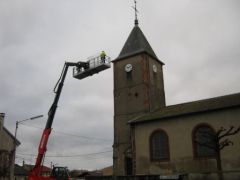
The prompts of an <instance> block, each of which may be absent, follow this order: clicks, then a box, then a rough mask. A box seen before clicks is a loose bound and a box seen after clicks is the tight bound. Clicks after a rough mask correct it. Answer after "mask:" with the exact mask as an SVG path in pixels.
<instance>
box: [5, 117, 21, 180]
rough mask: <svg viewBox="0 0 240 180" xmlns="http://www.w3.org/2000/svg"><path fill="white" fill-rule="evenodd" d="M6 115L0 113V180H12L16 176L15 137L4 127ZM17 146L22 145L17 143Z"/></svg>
mask: <svg viewBox="0 0 240 180" xmlns="http://www.w3.org/2000/svg"><path fill="white" fill-rule="evenodd" d="M4 117H5V114H4V113H0V179H1V180H4V179H7V180H9V179H10V180H12V179H13V176H14V172H13V171H14V162H15V158H14V152H15V151H14V147H15V146H14V143H15V138H14V136H13V135H12V134H11V133H10V132H9V131H8V130H7V128H5V127H4ZM16 143H17V146H18V145H20V142H19V141H16Z"/></svg>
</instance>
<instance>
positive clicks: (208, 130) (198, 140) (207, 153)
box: [193, 124, 216, 158]
mask: <svg viewBox="0 0 240 180" xmlns="http://www.w3.org/2000/svg"><path fill="white" fill-rule="evenodd" d="M214 135H215V131H214V129H213V128H212V127H211V126H209V125H207V124H202V125H198V126H197V127H195V129H194V130H193V149H194V156H195V157H197V158H214V157H215V150H214V147H215V145H216V142H215V140H214Z"/></svg>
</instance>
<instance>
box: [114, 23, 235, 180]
mask: <svg viewBox="0 0 240 180" xmlns="http://www.w3.org/2000/svg"><path fill="white" fill-rule="evenodd" d="M113 64H114V144H113V149H114V151H113V173H114V175H116V176H122V175H155V174H159V175H183V174H184V175H187V176H188V178H189V179H217V178H218V176H219V172H218V169H217V161H216V154H215V152H213V149H211V148H209V147H206V145H203V144H201V143H199V142H197V141H196V139H197V138H200V139H201V138H203V136H204V135H201V133H202V131H204V132H205V131H206V132H207V133H212V134H214V133H215V132H217V131H218V130H219V129H221V127H224V128H226V129H228V128H230V127H231V126H233V127H235V128H238V127H240V123H239V117H240V94H233V95H228V96H223V97H217V98H211V99H206V100H200V101H195V102H189V103H184V104H178V105H173V106H166V104H165V93H164V83H163V81H164V79H163V65H164V63H163V62H162V61H161V60H159V59H158V58H157V56H156V55H155V53H154V51H153V49H152V48H151V46H150V44H149V43H148V41H147V39H146V37H145V36H144V34H143V33H142V31H141V29H140V28H139V26H138V22H137V21H135V26H134V28H133V30H132V31H131V33H130V35H129V37H128V38H127V41H126V43H125V44H124V46H123V48H122V51H121V52H120V54H119V56H118V57H117V58H116V59H115V60H114V61H113ZM226 131H227V130H226ZM239 139H240V133H237V134H235V135H233V136H231V140H232V141H233V142H234V145H233V146H231V147H226V148H224V149H223V150H222V151H221V153H220V155H221V156H220V157H221V164H222V169H223V174H224V177H225V178H226V179H240V155H239V153H238V152H240V143H239Z"/></svg>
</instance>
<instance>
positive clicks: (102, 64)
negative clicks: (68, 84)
mask: <svg viewBox="0 0 240 180" xmlns="http://www.w3.org/2000/svg"><path fill="white" fill-rule="evenodd" d="M86 63H87V64H88V66H89V67H86V68H83V67H82V68H78V67H74V68H73V77H74V78H77V79H83V78H86V77H88V76H92V75H93V74H96V73H99V72H100V71H103V70H105V69H108V68H110V67H111V58H110V57H108V56H106V57H105V60H104V61H103V60H102V59H101V57H100V56H96V57H92V58H90V59H89V60H88V61H87V62H86Z"/></svg>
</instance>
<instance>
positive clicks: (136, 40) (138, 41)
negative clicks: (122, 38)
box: [116, 19, 164, 64]
mask: <svg viewBox="0 0 240 180" xmlns="http://www.w3.org/2000/svg"><path fill="white" fill-rule="evenodd" d="M134 24H135V26H134V27H133V29H132V31H131V33H130V35H129V36H128V38H127V41H126V42H125V44H124V46H123V48H122V50H121V52H120V54H119V56H118V57H117V59H116V60H120V59H123V58H127V57H129V56H133V55H137V54H139V53H144V52H145V53H147V54H148V55H149V56H151V57H152V58H154V59H156V60H158V61H160V60H159V59H158V58H157V56H156V54H155V53H154V51H153V49H152V47H151V46H150V44H149V43H148V41H147V39H146V37H145V36H144V34H143V32H142V31H141V29H140V28H139V26H138V19H135V21H134ZM160 62H161V61H160ZM161 63H162V62H161ZM162 64H164V63H162Z"/></svg>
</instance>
